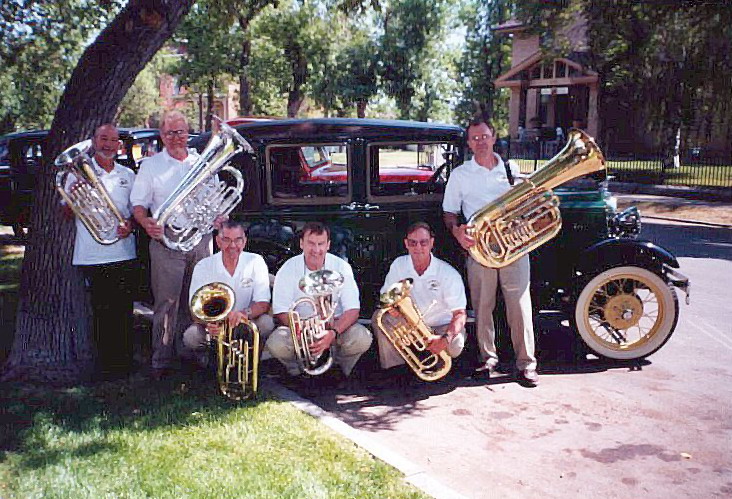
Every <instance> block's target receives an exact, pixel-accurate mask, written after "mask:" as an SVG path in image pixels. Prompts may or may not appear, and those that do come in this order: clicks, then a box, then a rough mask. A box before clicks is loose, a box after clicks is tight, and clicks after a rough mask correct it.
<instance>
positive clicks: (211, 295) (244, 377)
mask: <svg viewBox="0 0 732 499" xmlns="http://www.w3.org/2000/svg"><path fill="white" fill-rule="evenodd" d="M235 302H236V296H235V294H234V290H233V289H231V287H230V286H228V285H226V284H224V283H222V282H212V283H210V284H206V285H204V286H201V287H200V288H199V289H198V290H196V292H195V293H194V294H193V298H192V299H191V305H190V307H191V314H192V315H193V317H195V318H196V320H198V321H199V322H202V323H204V324H218V325H220V326H221V330H220V331H219V334H218V336H217V337H216V380H217V382H218V385H219V391H220V392H221V394H222V395H224V396H225V397H227V398H229V399H231V400H243V399H247V398H251V397H254V396H255V395H256V394H257V381H258V379H259V373H258V370H259V330H258V329H257V325H256V324H254V322H252V321H250V320H245V321H244V322H243V324H244V326H245V327H246V328H248V329H249V330H250V331H251V332H252V342H251V344H249V342H248V341H246V340H245V339H244V338H242V337H240V336H238V334H240V333H241V331H240V328H238V327H231V326H229V322H228V321H227V319H226V316H227V315H229V312H231V310H232V309H233V308H234V303H235Z"/></svg>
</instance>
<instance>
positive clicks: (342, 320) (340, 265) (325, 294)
mask: <svg viewBox="0 0 732 499" xmlns="http://www.w3.org/2000/svg"><path fill="white" fill-rule="evenodd" d="M300 248H301V249H302V251H303V252H302V254H301V255H297V256H294V257H292V258H290V259H289V260H287V261H286V262H285V263H284V264H283V265H282V267H281V268H280V270H279V271H278V272H277V275H276V276H275V282H274V289H273V291H272V312H273V314H274V316H275V319H276V320H277V322H278V323H279V324H281V326H280V327H278V328H277V329H275V330H274V331H273V332H272V335H271V336H270V337H269V340H267V345H266V348H267V350H269V352H270V354H272V356H273V357H275V358H276V359H278V360H279V361H280V362H281V363H282V364H283V365H284V366H285V368H286V369H287V372H288V374H290V375H291V376H299V375H301V374H302V373H305V374H308V375H310V376H317V375H320V374H323V373H325V372H326V371H328V370H329V369H330V367H331V366H332V364H334V363H335V364H338V366H340V368H341V370H342V371H343V374H344V375H345V376H346V377H347V376H349V375H350V374H351V371H352V370H353V368H354V366H355V365H356V362H358V359H359V358H360V357H361V355H363V353H364V352H366V350H368V349H369V347H370V346H371V333H370V332H369V330H368V329H367V328H365V327H364V326H362V325H360V324H359V323H358V322H357V321H358V314H359V309H360V306H361V304H360V301H359V293H358V287H357V286H356V281H355V280H354V278H353V270H352V269H351V266H350V265H349V264H348V262H346V261H345V260H343V259H341V258H338V257H337V256H335V255H333V254H331V253H328V250H329V249H330V229H329V228H328V227H327V226H326V225H324V224H322V223H320V222H308V223H306V224H305V226H304V227H303V229H302V232H301V235H300Z"/></svg>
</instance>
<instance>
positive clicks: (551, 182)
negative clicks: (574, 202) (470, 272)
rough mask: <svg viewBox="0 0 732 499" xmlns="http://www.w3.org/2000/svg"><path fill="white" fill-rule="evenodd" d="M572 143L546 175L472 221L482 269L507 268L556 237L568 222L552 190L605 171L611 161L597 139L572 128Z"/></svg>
mask: <svg viewBox="0 0 732 499" xmlns="http://www.w3.org/2000/svg"><path fill="white" fill-rule="evenodd" d="M568 138H569V140H568V142H567V144H566V145H565V146H564V148H562V150H561V151H559V152H558V153H557V154H556V156H554V157H553V158H552V159H550V160H549V161H548V162H547V163H546V165H544V166H543V167H542V168H541V169H540V170H537V171H536V172H534V173H533V174H532V175H531V176H530V177H529V178H527V179H525V180H524V181H523V182H521V183H519V184H517V185H516V186H514V187H513V188H512V189H511V190H509V191H508V192H506V193H505V194H504V195H502V196H500V197H499V198H498V199H496V200H494V201H492V202H491V203H488V204H487V205H486V206H484V207H483V208H481V209H480V210H478V211H477V212H476V213H475V214H474V215H473V216H472V217H470V220H468V223H467V230H466V233H467V234H468V235H469V236H471V237H473V238H474V239H475V245H474V246H472V247H471V248H470V254H471V255H472V257H473V258H475V260H476V261H477V262H479V263H480V264H481V265H483V266H485V267H491V268H501V267H505V266H506V265H509V264H511V263H513V262H514V261H516V260H518V259H519V258H521V257H522V256H524V255H526V254H528V253H529V252H530V251H532V250H534V249H536V248H538V247H539V246H541V245H542V244H544V243H546V242H547V241H549V240H550V239H552V238H553V237H554V236H556V235H557V234H558V233H559V230H560V229H561V228H562V217H561V214H560V212H559V198H558V197H557V195H556V194H554V192H552V189H554V188H555V187H557V186H558V185H561V184H563V183H565V182H568V181H570V180H572V179H575V178H577V177H581V176H582V175H587V174H588V173H593V172H596V171H600V170H603V169H605V157H604V156H603V154H602V151H601V150H600V148H599V147H598V146H597V144H595V141H594V140H593V139H592V137H590V136H589V135H587V134H586V133H585V132H583V131H582V130H577V129H572V130H570V131H569V134H568Z"/></svg>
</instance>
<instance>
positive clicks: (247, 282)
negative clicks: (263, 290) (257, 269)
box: [240, 277, 254, 288]
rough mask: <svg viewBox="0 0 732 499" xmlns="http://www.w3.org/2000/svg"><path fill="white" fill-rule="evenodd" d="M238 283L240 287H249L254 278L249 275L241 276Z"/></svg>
mask: <svg viewBox="0 0 732 499" xmlns="http://www.w3.org/2000/svg"><path fill="white" fill-rule="evenodd" d="M240 284H241V287H242V288H251V287H252V284H254V279H252V278H251V277H242V278H241V281H240Z"/></svg>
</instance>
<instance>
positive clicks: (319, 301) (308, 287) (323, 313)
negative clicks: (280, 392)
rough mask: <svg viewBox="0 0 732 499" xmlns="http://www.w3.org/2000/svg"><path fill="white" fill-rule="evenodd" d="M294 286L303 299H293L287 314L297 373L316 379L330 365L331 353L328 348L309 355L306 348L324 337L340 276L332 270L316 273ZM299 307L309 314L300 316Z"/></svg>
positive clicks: (341, 278)
mask: <svg viewBox="0 0 732 499" xmlns="http://www.w3.org/2000/svg"><path fill="white" fill-rule="evenodd" d="M298 286H299V288H300V290H301V291H302V292H303V293H305V294H306V295H307V296H303V297H302V298H300V299H298V300H295V303H293V304H292V306H291V307H290V310H289V312H288V317H289V322H290V332H291V333H292V342H293V344H294V345H295V356H296V357H297V361H298V364H299V365H300V370H302V371H303V372H304V373H307V374H309V375H311V376H318V375H320V374H323V373H324V372H325V371H327V370H328V369H330V367H331V366H332V365H333V352H332V351H331V350H330V349H328V351H326V352H323V353H321V354H319V355H313V353H312V352H311V351H310V347H311V345H312V344H313V343H315V342H316V341H318V340H319V339H321V338H322V337H323V336H325V333H326V331H327V330H328V328H329V326H330V321H331V319H333V316H334V315H335V310H336V303H337V296H336V297H334V294H336V293H337V292H338V290H339V289H340V288H341V286H343V276H342V275H341V274H340V273H339V272H336V271H334V270H327V269H324V270H316V271H315V272H310V273H309V274H307V275H306V276H304V277H303V278H302V279H300V282H299V284H298ZM303 308H310V309H311V310H310V313H309V314H304V313H301V312H302V309H303Z"/></svg>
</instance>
